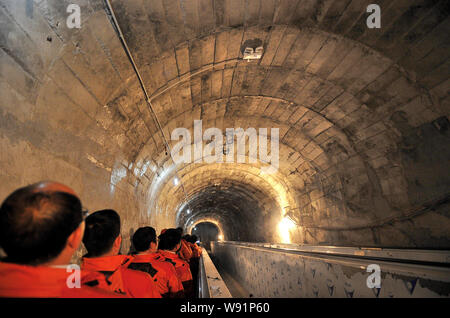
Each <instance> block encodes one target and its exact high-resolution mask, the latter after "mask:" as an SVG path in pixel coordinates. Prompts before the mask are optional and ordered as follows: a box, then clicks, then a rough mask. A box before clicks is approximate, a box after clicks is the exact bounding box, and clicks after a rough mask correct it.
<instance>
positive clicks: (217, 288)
mask: <svg viewBox="0 0 450 318" xmlns="http://www.w3.org/2000/svg"><path fill="white" fill-rule="evenodd" d="M198 270H199V275H198V297H199V298H232V297H233V296H232V295H231V293H230V291H229V290H228V287H227V286H226V284H225V282H224V281H223V279H222V277H221V276H220V274H219V272H218V271H217V268H216V267H215V266H214V263H213V262H212V260H211V258H210V257H209V255H208V252H207V251H206V250H205V249H204V248H202V256H201V257H200V262H199V269H198Z"/></svg>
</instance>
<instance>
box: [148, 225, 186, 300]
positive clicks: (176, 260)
mask: <svg viewBox="0 0 450 318" xmlns="http://www.w3.org/2000/svg"><path fill="white" fill-rule="evenodd" d="M180 248H181V234H180V232H179V231H178V230H176V229H167V230H165V231H163V232H162V234H161V235H160V236H159V244H158V257H157V258H156V259H159V260H162V261H164V262H168V263H170V264H172V265H173V266H174V267H175V270H176V272H177V275H178V278H179V279H180V281H181V283H182V284H183V288H184V294H185V296H186V297H188V298H191V297H194V288H193V281H192V273H191V270H190V269H189V264H188V263H187V262H186V261H184V260H183V259H181V258H180V256H179V255H178V254H177V252H178V251H179V250H180Z"/></svg>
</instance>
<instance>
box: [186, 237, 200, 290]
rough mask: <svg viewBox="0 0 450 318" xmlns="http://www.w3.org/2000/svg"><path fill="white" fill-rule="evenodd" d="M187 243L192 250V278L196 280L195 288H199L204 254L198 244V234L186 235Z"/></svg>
mask: <svg viewBox="0 0 450 318" xmlns="http://www.w3.org/2000/svg"><path fill="white" fill-rule="evenodd" d="M185 240H186V243H187V244H188V245H189V247H190V248H191V250H192V257H191V259H190V260H189V268H190V269H191V273H192V280H193V282H194V289H195V290H197V288H198V269H199V264H200V257H201V255H202V250H201V248H200V247H199V246H198V245H197V244H196V242H197V236H196V235H189V234H187V235H185Z"/></svg>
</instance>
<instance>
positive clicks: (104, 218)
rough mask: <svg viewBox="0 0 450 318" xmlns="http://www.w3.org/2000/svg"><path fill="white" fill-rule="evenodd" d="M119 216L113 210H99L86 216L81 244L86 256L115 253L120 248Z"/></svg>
mask: <svg viewBox="0 0 450 318" xmlns="http://www.w3.org/2000/svg"><path fill="white" fill-rule="evenodd" d="M121 243H122V237H121V236H120V216H119V214H118V213H117V212H116V211H114V210H101V211H97V212H94V213H92V214H91V215H89V216H88V217H87V218H86V229H85V231H84V237H83V244H84V246H85V247H86V249H87V251H88V254H87V255H86V257H100V256H105V255H117V254H118V253H119V250H120V244H121Z"/></svg>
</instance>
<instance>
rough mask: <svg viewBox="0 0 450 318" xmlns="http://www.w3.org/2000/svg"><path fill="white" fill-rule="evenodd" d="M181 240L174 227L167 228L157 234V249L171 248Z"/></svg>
mask: <svg viewBox="0 0 450 318" xmlns="http://www.w3.org/2000/svg"><path fill="white" fill-rule="evenodd" d="M180 241H181V234H180V232H179V231H178V230H176V229H168V230H167V231H165V232H164V233H163V234H161V235H160V236H159V244H158V249H160V250H173V249H174V248H175V247H176V246H177V245H178V243H180Z"/></svg>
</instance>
